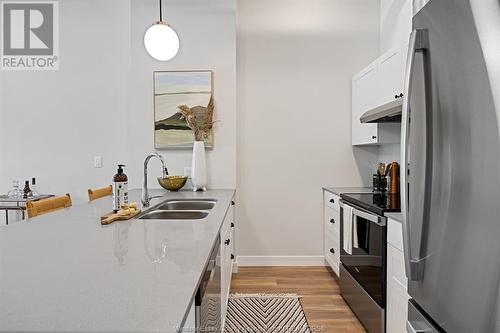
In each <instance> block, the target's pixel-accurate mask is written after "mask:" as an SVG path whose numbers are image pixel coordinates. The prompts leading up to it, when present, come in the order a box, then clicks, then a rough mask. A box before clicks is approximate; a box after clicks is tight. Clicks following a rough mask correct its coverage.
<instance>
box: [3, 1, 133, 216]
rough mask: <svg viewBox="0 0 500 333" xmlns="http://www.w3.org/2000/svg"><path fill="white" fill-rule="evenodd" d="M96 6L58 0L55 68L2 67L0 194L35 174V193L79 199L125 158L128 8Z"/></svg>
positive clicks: (103, 181)
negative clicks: (98, 160)
mask: <svg viewBox="0 0 500 333" xmlns="http://www.w3.org/2000/svg"><path fill="white" fill-rule="evenodd" d="M98 7H99V10H96V2H94V1H80V0H65V1H60V2H59V11H60V70H59V71H17V72H15V71H12V72H10V71H1V72H0V117H1V121H0V156H1V157H0V193H5V192H6V191H7V190H9V189H10V188H11V184H12V180H14V179H16V180H20V181H24V180H27V179H30V178H31V177H36V178H37V179H38V183H39V188H40V190H41V191H43V192H45V193H56V194H63V193H66V192H69V193H71V194H72V196H73V198H74V201H75V202H79V201H83V200H85V199H86V198H87V192H86V190H87V189H88V188H89V187H97V186H104V185H107V184H109V183H110V181H111V178H112V176H113V174H114V173H115V171H116V167H115V164H116V163H118V162H120V161H123V160H126V159H127V151H126V145H124V144H123V141H124V135H125V132H124V130H123V129H124V128H125V125H126V123H125V121H126V119H127V117H126V114H127V102H126V99H127V96H126V89H125V88H126V82H127V78H128V70H127V69H128V61H129V60H128V58H129V52H128V50H129V34H128V32H129V21H130V6H129V5H128V2H124V1H122V0H106V1H99V6H98ZM94 155H102V156H103V158H104V167H103V168H102V169H95V168H94V167H93V156H94ZM0 218H1V217H0Z"/></svg>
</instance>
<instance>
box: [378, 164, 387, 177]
mask: <svg viewBox="0 0 500 333" xmlns="http://www.w3.org/2000/svg"><path fill="white" fill-rule="evenodd" d="M377 171H378V173H379V174H380V175H381V176H385V175H386V172H387V168H386V165H385V163H379V165H378V169H377Z"/></svg>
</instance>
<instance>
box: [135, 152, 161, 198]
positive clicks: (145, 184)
mask: <svg viewBox="0 0 500 333" xmlns="http://www.w3.org/2000/svg"><path fill="white" fill-rule="evenodd" d="M151 157H157V158H158V159H159V160H160V162H161V167H162V177H163V178H167V176H168V170H167V164H166V163H165V160H164V159H163V157H162V156H161V155H160V154H157V153H151V154H149V155H148V156H147V157H146V159H145V160H144V181H143V183H142V198H141V202H142V206H143V207H148V206H149V202H150V201H151V197H150V196H149V192H148V163H149V160H150V159H151Z"/></svg>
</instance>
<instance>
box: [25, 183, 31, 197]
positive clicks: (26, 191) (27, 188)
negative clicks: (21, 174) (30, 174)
mask: <svg viewBox="0 0 500 333" xmlns="http://www.w3.org/2000/svg"><path fill="white" fill-rule="evenodd" d="M30 196H31V189H30V181H29V180H27V181H25V182H24V189H23V198H24V199H28V197H30Z"/></svg>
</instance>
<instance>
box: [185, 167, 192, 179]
mask: <svg viewBox="0 0 500 333" xmlns="http://www.w3.org/2000/svg"><path fill="white" fill-rule="evenodd" d="M184 176H185V177H191V167H184Z"/></svg>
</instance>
